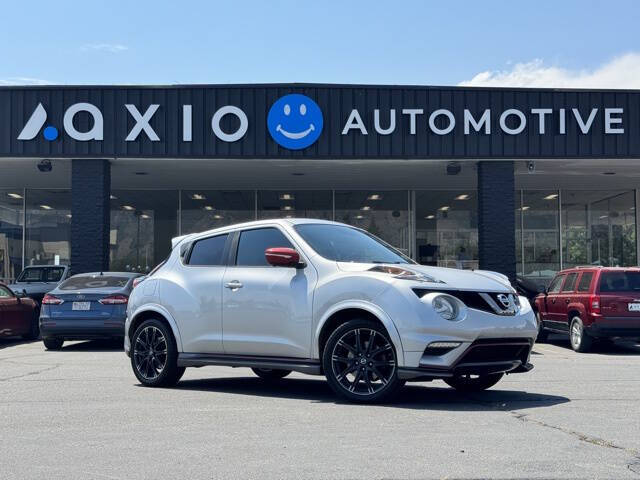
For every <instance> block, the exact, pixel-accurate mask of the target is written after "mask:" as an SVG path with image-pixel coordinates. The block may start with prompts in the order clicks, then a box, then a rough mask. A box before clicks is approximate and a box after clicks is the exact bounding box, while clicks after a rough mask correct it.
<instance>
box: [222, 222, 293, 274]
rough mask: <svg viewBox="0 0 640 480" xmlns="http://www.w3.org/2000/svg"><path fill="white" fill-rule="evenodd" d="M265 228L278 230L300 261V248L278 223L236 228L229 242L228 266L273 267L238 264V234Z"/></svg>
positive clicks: (269, 266) (268, 266)
mask: <svg viewBox="0 0 640 480" xmlns="http://www.w3.org/2000/svg"><path fill="white" fill-rule="evenodd" d="M267 228H271V229H276V230H278V231H279V232H280V233H281V234H282V236H283V237H284V238H285V239H286V240H287V241H288V242H289V243H290V244H291V248H293V249H294V250H295V251H296V252H298V255H300V261H301V262H302V261H303V260H302V254H301V253H300V248H299V247H298V246H297V245H296V243H295V242H294V241H293V239H292V238H291V237H290V236H289V235H287V233H286V232H285V231H284V230H283V229H282V228H280V226H278V225H256V226H255V227H252V228H244V229H242V230H236V231H235V232H233V233H234V236H233V241H232V243H231V248H230V249H229V263H228V266H229V267H239V268H273V266H272V265H268V264H267V265H238V246H239V245H240V235H242V233H243V232H249V231H251V230H265V229H267Z"/></svg>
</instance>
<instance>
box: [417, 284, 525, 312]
mask: <svg viewBox="0 0 640 480" xmlns="http://www.w3.org/2000/svg"><path fill="white" fill-rule="evenodd" d="M413 291H414V293H415V294H416V295H417V296H418V297H420V298H422V297H423V296H425V295H427V294H428V293H436V292H440V293H446V294H447V295H451V296H452V297H456V298H457V299H458V300H460V301H461V302H462V303H464V304H465V305H466V306H467V308H473V309H474V310H481V311H483V312H488V313H493V314H495V315H515V314H516V312H517V307H519V300H518V297H517V295H513V294H511V293H495V292H472V291H467V290H443V289H428V288H414V289H413ZM500 296H504V297H506V298H507V299H508V300H509V302H510V306H508V305H505V304H504V303H503V301H502V300H501V299H500V298H499V297H500Z"/></svg>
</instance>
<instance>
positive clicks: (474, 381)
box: [444, 373, 504, 393]
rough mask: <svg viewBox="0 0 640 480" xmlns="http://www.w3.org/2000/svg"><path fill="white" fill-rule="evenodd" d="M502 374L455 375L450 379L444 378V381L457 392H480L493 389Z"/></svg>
mask: <svg viewBox="0 0 640 480" xmlns="http://www.w3.org/2000/svg"><path fill="white" fill-rule="evenodd" d="M503 375H504V373H490V374H488V375H478V376H472V375H457V376H455V377H451V378H445V379H444V381H445V383H446V384H447V385H449V386H450V387H453V388H455V389H456V390H458V391H459V392H466V393H472V392H481V391H483V390H486V389H488V388H491V387H493V386H494V385H495V384H496V383H498V382H499V381H500V379H501V378H502V376H503Z"/></svg>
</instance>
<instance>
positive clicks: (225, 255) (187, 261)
mask: <svg viewBox="0 0 640 480" xmlns="http://www.w3.org/2000/svg"><path fill="white" fill-rule="evenodd" d="M234 233H235V232H220V233H216V234H213V235H208V236H206V237H201V238H197V239H194V240H191V242H190V244H189V246H188V247H187V251H186V252H185V254H184V255H180V261H181V262H182V264H183V265H184V266H185V267H193V268H203V267H204V268H213V267H226V266H228V265H229V252H230V250H231V243H232V237H233V234H234ZM223 235H226V236H227V239H226V240H225V243H224V247H223V249H222V258H221V260H220V262H221V263H220V265H192V264H191V254H192V253H193V249H194V248H195V246H196V244H197V243H198V242H201V241H204V240H209V239H211V238H215V237H221V236H223ZM179 253H180V252H179Z"/></svg>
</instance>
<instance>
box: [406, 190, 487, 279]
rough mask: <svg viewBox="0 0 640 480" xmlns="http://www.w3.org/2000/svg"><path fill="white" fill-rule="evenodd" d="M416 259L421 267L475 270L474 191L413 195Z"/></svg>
mask: <svg viewBox="0 0 640 480" xmlns="http://www.w3.org/2000/svg"><path fill="white" fill-rule="evenodd" d="M415 198H416V200H415V204H416V260H417V261H418V262H419V263H421V264H423V265H434V266H439V267H451V268H463V269H472V268H478V220H477V219H478V202H477V194H476V192H475V190H473V191H470V190H464V191H462V190H461V191H433V190H432V191H417V192H416V197H415Z"/></svg>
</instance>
